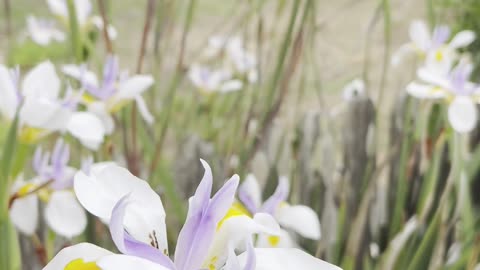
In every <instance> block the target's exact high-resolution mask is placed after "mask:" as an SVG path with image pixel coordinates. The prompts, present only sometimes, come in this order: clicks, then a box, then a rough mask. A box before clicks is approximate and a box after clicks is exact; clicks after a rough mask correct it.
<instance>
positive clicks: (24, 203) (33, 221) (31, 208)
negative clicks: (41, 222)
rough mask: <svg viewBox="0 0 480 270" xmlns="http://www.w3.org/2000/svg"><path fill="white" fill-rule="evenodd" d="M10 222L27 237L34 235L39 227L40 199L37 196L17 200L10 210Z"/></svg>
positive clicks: (32, 195)
mask: <svg viewBox="0 0 480 270" xmlns="http://www.w3.org/2000/svg"><path fill="white" fill-rule="evenodd" d="M10 220H11V221H12V223H13V224H14V225H15V227H16V228H17V229H18V230H19V231H20V232H22V233H23V234H26V235H32V234H33V233H34V232H35V230H36V229H37V225H38V197H37V195H35V194H31V195H28V196H25V197H23V198H19V199H16V200H15V201H14V202H13V204H12V207H11V208H10Z"/></svg>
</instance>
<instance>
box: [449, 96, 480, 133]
mask: <svg viewBox="0 0 480 270" xmlns="http://www.w3.org/2000/svg"><path fill="white" fill-rule="evenodd" d="M477 114H478V112H477V108H476V106H475V103H474V102H473V100H472V99H471V98H470V97H467V96H457V97H455V99H454V100H453V101H452V103H451V104H450V106H449V107H448V120H449V122H450V124H451V125H452V127H453V129H455V131H457V132H459V133H467V132H470V131H472V130H473V129H474V128H475V126H476V125H477V120H478V116H477Z"/></svg>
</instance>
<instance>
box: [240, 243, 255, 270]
mask: <svg viewBox="0 0 480 270" xmlns="http://www.w3.org/2000/svg"><path fill="white" fill-rule="evenodd" d="M256 267H257V256H256V255H255V249H254V247H253V243H252V240H250V241H248V243H247V262H246V263H245V267H244V268H243V270H255V268H256Z"/></svg>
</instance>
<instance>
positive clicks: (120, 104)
mask: <svg viewBox="0 0 480 270" xmlns="http://www.w3.org/2000/svg"><path fill="white" fill-rule="evenodd" d="M129 102H130V100H126V99H124V100H120V101H118V102H117V103H115V104H113V105H112V106H111V107H110V110H109V111H110V112H111V113H116V112H118V111H120V110H121V109H122V108H123V107H125V105H127V104H128V103H129Z"/></svg>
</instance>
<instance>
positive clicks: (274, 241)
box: [267, 235, 280, 247]
mask: <svg viewBox="0 0 480 270" xmlns="http://www.w3.org/2000/svg"><path fill="white" fill-rule="evenodd" d="M267 240H268V243H269V244H270V245H271V246H272V247H276V246H278V243H279V242H280V236H275V235H271V236H269V237H268V238H267Z"/></svg>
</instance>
